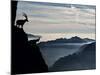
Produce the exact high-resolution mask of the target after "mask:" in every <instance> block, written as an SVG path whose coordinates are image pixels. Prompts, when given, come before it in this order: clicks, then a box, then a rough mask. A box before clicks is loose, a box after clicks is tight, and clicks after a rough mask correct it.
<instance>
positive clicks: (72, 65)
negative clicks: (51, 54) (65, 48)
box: [50, 42, 96, 71]
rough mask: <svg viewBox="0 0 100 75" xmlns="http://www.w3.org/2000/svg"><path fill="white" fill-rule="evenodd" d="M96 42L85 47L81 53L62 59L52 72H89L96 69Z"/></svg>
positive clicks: (51, 69)
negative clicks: (88, 70)
mask: <svg viewBox="0 0 100 75" xmlns="http://www.w3.org/2000/svg"><path fill="white" fill-rule="evenodd" d="M95 44H96V43H95V42H94V43H91V44H88V45H84V46H83V47H81V48H80V51H79V52H77V53H74V54H72V55H69V56H65V57H62V58H60V59H59V60H57V61H56V62H55V64H54V65H53V66H52V67H51V68H50V71H71V70H87V69H95V68H96V49H95Z"/></svg>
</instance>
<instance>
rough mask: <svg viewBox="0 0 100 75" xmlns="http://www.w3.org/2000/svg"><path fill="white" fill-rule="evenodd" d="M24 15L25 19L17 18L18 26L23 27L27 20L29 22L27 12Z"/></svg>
mask: <svg viewBox="0 0 100 75" xmlns="http://www.w3.org/2000/svg"><path fill="white" fill-rule="evenodd" d="M23 16H24V17H25V19H23V20H17V21H16V25H17V26H18V27H20V26H21V27H22V28H23V25H24V24H25V22H28V18H27V15H26V14H25V13H23Z"/></svg>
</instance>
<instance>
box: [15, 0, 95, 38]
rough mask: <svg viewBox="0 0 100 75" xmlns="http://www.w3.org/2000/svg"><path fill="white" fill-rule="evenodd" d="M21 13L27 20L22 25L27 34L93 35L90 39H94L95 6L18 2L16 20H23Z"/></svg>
mask: <svg viewBox="0 0 100 75" xmlns="http://www.w3.org/2000/svg"><path fill="white" fill-rule="evenodd" d="M23 12H25V13H26V14H27V15H28V19H29V22H27V23H25V25H24V30H25V32H27V33H32V34H40V35H43V34H45V35H46V34H60V35H59V36H62V35H61V34H66V33H71V34H72V33H74V34H78V35H79V34H82V35H83V34H93V36H90V37H91V38H94V37H95V6H92V5H72V4H57V3H44V2H28V1H19V2H18V6H17V17H16V19H23V18H24V17H23V16H22V15H23ZM56 36H57V35H56ZM84 36H86V35H84ZM87 36H88V37H89V35H87ZM57 37H58V36H57ZM48 38H50V37H48Z"/></svg>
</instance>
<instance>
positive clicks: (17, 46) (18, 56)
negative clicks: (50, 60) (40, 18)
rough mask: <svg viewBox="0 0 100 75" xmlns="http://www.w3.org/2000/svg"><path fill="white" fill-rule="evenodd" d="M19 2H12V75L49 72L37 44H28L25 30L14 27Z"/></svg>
mask: <svg viewBox="0 0 100 75" xmlns="http://www.w3.org/2000/svg"><path fill="white" fill-rule="evenodd" d="M17 2H18V1H11V35H12V36H11V74H12V75H15V74H26V73H41V72H48V66H47V65H46V64H45V61H44V59H43V58H42V55H41V53H40V49H39V47H38V46H37V45H36V43H33V44H30V42H28V37H27V34H26V33H25V32H24V30H23V28H18V27H16V26H15V25H14V23H15V18H16V10H17Z"/></svg>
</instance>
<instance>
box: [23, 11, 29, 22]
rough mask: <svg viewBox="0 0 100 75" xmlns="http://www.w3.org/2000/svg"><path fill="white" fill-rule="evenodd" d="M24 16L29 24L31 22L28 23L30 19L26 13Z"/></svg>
mask: <svg viewBox="0 0 100 75" xmlns="http://www.w3.org/2000/svg"><path fill="white" fill-rule="evenodd" d="M23 16H24V17H25V18H26V19H25V20H26V21H27V22H29V21H28V17H27V15H26V14H25V13H23Z"/></svg>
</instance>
